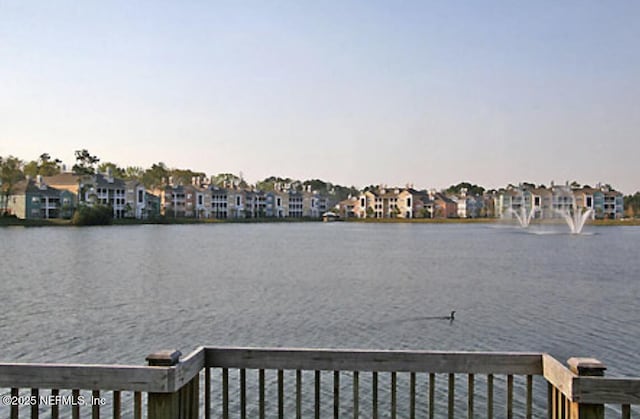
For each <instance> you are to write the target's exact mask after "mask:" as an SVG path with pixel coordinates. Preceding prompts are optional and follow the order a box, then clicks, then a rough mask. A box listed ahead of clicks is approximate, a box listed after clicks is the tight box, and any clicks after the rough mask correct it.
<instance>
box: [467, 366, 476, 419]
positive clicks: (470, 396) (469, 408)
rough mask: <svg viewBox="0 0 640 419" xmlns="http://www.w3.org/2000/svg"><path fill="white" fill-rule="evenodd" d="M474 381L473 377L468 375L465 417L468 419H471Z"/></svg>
mask: <svg viewBox="0 0 640 419" xmlns="http://www.w3.org/2000/svg"><path fill="white" fill-rule="evenodd" d="M474 381H475V377H474V375H473V374H469V384H468V386H467V393H468V395H467V397H468V400H467V416H468V417H469V419H473V397H474Z"/></svg>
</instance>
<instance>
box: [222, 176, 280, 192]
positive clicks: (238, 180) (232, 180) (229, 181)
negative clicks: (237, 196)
mask: <svg viewBox="0 0 640 419" xmlns="http://www.w3.org/2000/svg"><path fill="white" fill-rule="evenodd" d="M211 182H212V183H213V184H214V185H216V186H221V187H228V186H229V185H235V186H239V187H241V188H247V187H249V184H248V183H247V182H245V180H244V179H243V178H242V175H240V176H238V175H234V174H233V173H218V174H217V175H215V176H213V178H212V179H211ZM270 190H273V187H272V188H271V189H270Z"/></svg>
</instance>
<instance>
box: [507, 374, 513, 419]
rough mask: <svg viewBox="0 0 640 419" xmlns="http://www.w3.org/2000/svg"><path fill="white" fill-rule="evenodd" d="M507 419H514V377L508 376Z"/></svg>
mask: <svg viewBox="0 0 640 419" xmlns="http://www.w3.org/2000/svg"><path fill="white" fill-rule="evenodd" d="M507 419H513V375H511V374H509V375H507Z"/></svg>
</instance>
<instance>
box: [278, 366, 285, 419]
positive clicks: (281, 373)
mask: <svg viewBox="0 0 640 419" xmlns="http://www.w3.org/2000/svg"><path fill="white" fill-rule="evenodd" d="M278 418H279V419H283V418H284V371H283V370H278Z"/></svg>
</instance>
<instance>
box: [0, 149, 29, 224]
mask: <svg viewBox="0 0 640 419" xmlns="http://www.w3.org/2000/svg"><path fill="white" fill-rule="evenodd" d="M22 164H23V162H22V160H20V159H19V158H17V157H13V156H8V157H6V158H2V157H0V190H1V191H2V196H3V198H4V199H3V202H4V208H3V211H2V212H3V213H4V214H6V213H7V212H8V208H9V197H10V196H11V195H13V190H14V188H15V186H16V183H18V182H20V181H21V180H22V179H24V173H23V172H22Z"/></svg>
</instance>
